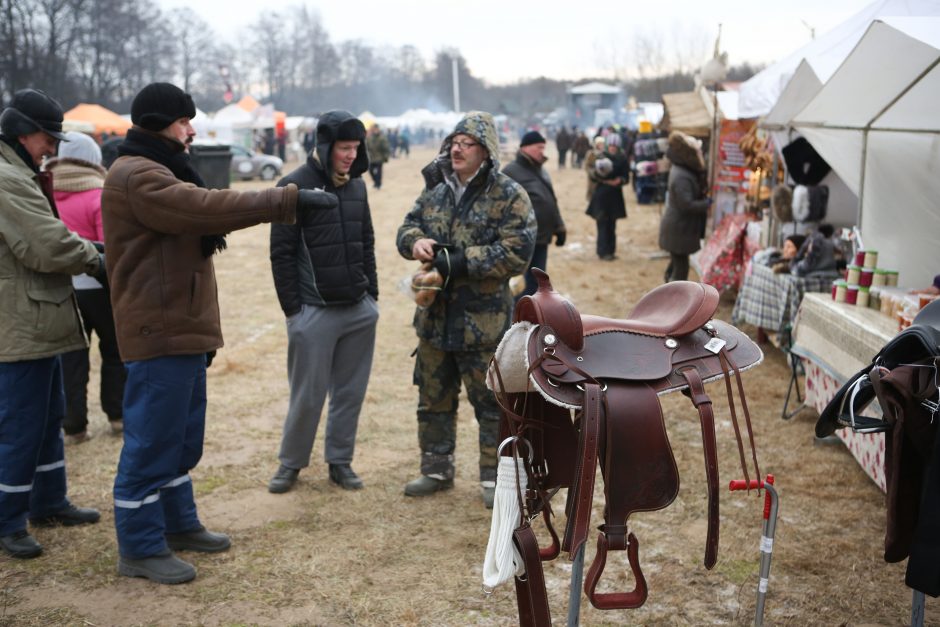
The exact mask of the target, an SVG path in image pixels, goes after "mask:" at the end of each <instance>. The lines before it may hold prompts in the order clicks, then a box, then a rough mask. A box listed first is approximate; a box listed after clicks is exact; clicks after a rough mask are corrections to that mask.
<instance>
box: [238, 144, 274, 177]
mask: <svg viewBox="0 0 940 627" xmlns="http://www.w3.org/2000/svg"><path fill="white" fill-rule="evenodd" d="M231 150H232V178H239V179H241V180H244V181H247V180H250V179H253V178H255V177H256V176H260V177H261V179H262V180H264V181H273V180H274V179H275V178H276V177H278V176H280V175H281V170H283V169H284V162H283V161H281V160H280V159H278V158H277V157H275V156H273V155H265V154H256V153H253V152H251V151H249V150H246V149H245V148H242V147H241V146H232V147H231Z"/></svg>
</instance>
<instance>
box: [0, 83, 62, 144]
mask: <svg viewBox="0 0 940 627" xmlns="http://www.w3.org/2000/svg"><path fill="white" fill-rule="evenodd" d="M62 119H63V115H62V106H61V105H60V104H59V103H58V102H56V101H55V100H54V99H53V98H51V97H49V96H47V95H46V94H45V93H43V92H41V91H39V90H38V89H21V90H19V91H18V92H16V93H15V94H13V100H11V101H10V106H9V107H7V108H6V109H4V110H3V114H0V132H2V133H3V134H4V135H5V136H6V137H9V138H11V139H12V138H14V137H19V136H21V135H29V134H30V133H35V132H36V131H43V132H45V133H47V134H48V135H51V136H52V137H55V138H56V139H60V140H63V141H68V140H66V138H65V135H64V134H63V133H62Z"/></svg>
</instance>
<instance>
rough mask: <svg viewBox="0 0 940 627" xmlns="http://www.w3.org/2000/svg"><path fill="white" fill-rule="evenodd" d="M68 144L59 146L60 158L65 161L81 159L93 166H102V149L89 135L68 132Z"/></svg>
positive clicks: (66, 135) (66, 136)
mask: <svg viewBox="0 0 940 627" xmlns="http://www.w3.org/2000/svg"><path fill="white" fill-rule="evenodd" d="M65 138H66V141H68V143H67V144H62V145H61V146H59V157H60V158H63V159H79V160H81V161H86V162H88V163H91V164H93V165H101V148H99V147H98V144H96V143H95V140H93V139H92V138H91V137H89V136H88V135H85V134H84V133H76V132H75V131H66V133H65Z"/></svg>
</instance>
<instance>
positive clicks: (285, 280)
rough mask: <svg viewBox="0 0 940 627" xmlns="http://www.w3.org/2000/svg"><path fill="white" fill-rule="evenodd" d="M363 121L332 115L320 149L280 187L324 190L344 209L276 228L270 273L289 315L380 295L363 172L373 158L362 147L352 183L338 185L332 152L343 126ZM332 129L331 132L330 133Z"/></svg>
mask: <svg viewBox="0 0 940 627" xmlns="http://www.w3.org/2000/svg"><path fill="white" fill-rule="evenodd" d="M352 121H355V122H358V120H356V118H354V117H353V116H352V114H349V113H346V112H344V111H332V112H330V113H328V114H327V115H325V116H323V117H322V118H321V119H320V122H319V124H318V126H317V146H316V149H315V152H312V153H311V154H310V156H309V157H308V158H307V162H306V163H305V164H304V165H302V166H300V167H298V168H297V169H296V170H294V171H293V172H291V173H290V174H288V175H287V176H285V177H284V178H283V179H281V180H280V182H278V186H284V185H288V184H290V183H293V184H295V185H297V187H299V188H300V189H314V188H322V189H324V190H326V191H328V192H330V193H332V194H336V197H337V198H338V199H339V205H338V206H337V207H335V208H334V209H330V210H328V211H316V212H311V213H309V214H307V215H305V216H303V217H302V219H300V220H298V222H297V223H296V224H272V225H271V271H272V272H273V273H274V288H275V290H276V291H277V297H278V300H279V301H280V303H281V309H282V310H284V314H285V315H287V316H291V315H293V314H295V313H297V312H298V311H300V307H301V305H317V306H321V307H325V306H335V305H351V304H354V303H357V302H359V301H360V300H362V298H363V296H365V295H366V294H367V293H368V294H371V295H372V297H373V298H375V299H378V297H379V285H378V277H377V275H376V264H375V232H374V231H373V228H372V214H371V213H370V211H369V200H368V197H367V192H366V184H365V182H364V181H363V180H362V178H361V176H362V173H363V172H365V171H366V170H368V169H369V157H368V155H367V152H366V148H365V145H363V144H361V145H360V147H359V151H358V153H357V155H356V160H355V161H354V162H353V165H352V167H351V168H350V170H349V175H350V180H349V181H348V182H347V183H346V184H344V185H341V186H340V187H337V186H336V185H335V183H334V182H333V172H332V161H331V160H330V153H331V151H332V149H333V144H334V142H335V139H334V138H335V137H336V131H337V129H338V128H339V126H340V125H341V124H343V123H347V124H350V123H352V124H354V122H352ZM331 131H332V132H331Z"/></svg>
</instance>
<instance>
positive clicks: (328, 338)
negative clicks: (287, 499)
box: [268, 111, 379, 493]
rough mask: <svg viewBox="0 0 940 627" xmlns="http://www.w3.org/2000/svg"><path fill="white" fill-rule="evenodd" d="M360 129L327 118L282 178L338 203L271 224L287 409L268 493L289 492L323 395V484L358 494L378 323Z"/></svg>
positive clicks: (344, 117) (334, 114)
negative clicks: (359, 441)
mask: <svg viewBox="0 0 940 627" xmlns="http://www.w3.org/2000/svg"><path fill="white" fill-rule="evenodd" d="M365 140H366V129H365V126H363V124H362V122H360V121H359V119H358V118H356V117H355V116H354V115H353V114H352V113H349V112H347V111H329V112H327V113H324V114H323V115H322V116H321V117H320V121H319V122H318V124H317V144H316V146H315V147H314V149H313V151H312V152H311V153H310V156H309V157H308V158H307V162H306V163H305V164H303V165H302V166H300V167H298V168H297V169H296V170H294V171H293V172H291V173H290V174H288V175H287V176H286V177H284V178H283V179H282V180H281V181H280V182H279V183H278V186H279V187H283V186H285V185H289V184H291V183H293V184H295V185H297V187H298V188H299V189H324V190H326V191H327V192H329V193H331V194H335V195H336V198H337V199H338V201H339V204H338V205H337V206H336V207H335V208H333V209H332V210H330V211H321V212H318V213H316V214H315V215H309V216H306V217H305V218H303V219H301V220H298V221H297V223H296V224H272V225H271V269H272V271H273V273H274V287H275V289H276V291H277V297H278V301H279V302H280V304H281V309H283V311H284V315H285V316H286V319H287V322H286V324H287V342H288V344H287V378H288V380H289V381H290V403H289V405H288V409H287V418H286V420H285V422H284V434H283V437H282V439H281V449H280V454H279V456H278V457H279V459H280V462H281V464H280V467H279V468H278V469H277V472H276V473H275V475H274V477H273V478H272V479H271V482H270V483H269V484H268V491H270V492H273V493H282V492H287V491H288V490H290V489H291V487H293V485H294V482H295V481H296V480H297V475H298V473H299V472H300V470H301V469H302V468H306V467H307V466H309V465H310V453H311V451H312V449H313V440H314V438H315V437H316V434H317V427H318V426H319V423H320V414H321V412H322V410H323V404H324V402H325V401H326V397H327V396H329V397H330V403H329V411H328V413H327V418H326V434H325V435H326V440H325V443H324V447H323V455H324V457H325V461H326V463H327V465H328V469H329V470H328V472H329V478H330V481H331V482H332V483H334V484H336V485H338V486H340V487H341V488H343V489H346V490H358V489H360V488H362V480H361V479H360V478H359V477H358V476H357V475H356V473H355V472H354V471H353V469H352V466H351V463H352V458H353V452H354V450H355V445H356V432H357V430H358V425H359V412H360V410H361V409H362V403H363V401H364V400H365V395H366V387H367V386H368V383H369V371H370V370H371V368H372V355H373V351H374V348H375V327H376V323H377V322H378V319H379V306H378V302H377V301H378V298H379V285H378V278H377V275H376V263H375V231H374V230H373V227H372V215H371V213H370V211H369V199H368V195H367V194H368V193H367V191H366V183H365V181H364V180H363V179H362V175H363V174H364V173H365V172H367V171H368V169H369V156H368V154H367V153H366V147H365Z"/></svg>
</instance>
